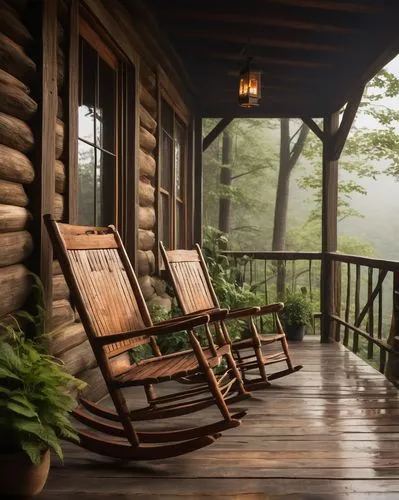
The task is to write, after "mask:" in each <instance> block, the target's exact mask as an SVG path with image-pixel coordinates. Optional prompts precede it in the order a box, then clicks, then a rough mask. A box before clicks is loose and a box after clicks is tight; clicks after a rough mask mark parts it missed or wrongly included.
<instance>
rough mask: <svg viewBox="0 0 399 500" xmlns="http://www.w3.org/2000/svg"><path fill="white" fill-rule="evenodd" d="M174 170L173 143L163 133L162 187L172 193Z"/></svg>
mask: <svg viewBox="0 0 399 500" xmlns="http://www.w3.org/2000/svg"><path fill="white" fill-rule="evenodd" d="M172 168H173V141H172V139H171V138H170V137H169V136H168V135H167V134H165V132H162V168H161V187H163V188H164V189H166V191H168V192H170V190H171V178H172Z"/></svg>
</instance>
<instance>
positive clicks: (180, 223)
mask: <svg viewBox="0 0 399 500" xmlns="http://www.w3.org/2000/svg"><path fill="white" fill-rule="evenodd" d="M184 229H185V228H184V205H183V203H179V202H177V203H176V248H185V247H186V241H185V239H186V238H185V236H186V234H185V230H184Z"/></svg>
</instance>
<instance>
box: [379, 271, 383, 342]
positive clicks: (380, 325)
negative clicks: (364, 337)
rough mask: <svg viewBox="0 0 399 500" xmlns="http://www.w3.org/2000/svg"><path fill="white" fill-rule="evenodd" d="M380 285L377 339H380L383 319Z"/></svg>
mask: <svg viewBox="0 0 399 500" xmlns="http://www.w3.org/2000/svg"><path fill="white" fill-rule="evenodd" d="M381 273H382V271H381V269H380V272H379V276H381ZM382 288H383V287H382V285H381V288H380V291H379V292H378V333H377V335H378V338H379V339H382V318H383V314H384V313H383V301H382Z"/></svg>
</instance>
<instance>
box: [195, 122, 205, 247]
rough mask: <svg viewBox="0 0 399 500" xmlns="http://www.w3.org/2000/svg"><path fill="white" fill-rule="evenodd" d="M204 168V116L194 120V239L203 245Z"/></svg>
mask: <svg viewBox="0 0 399 500" xmlns="http://www.w3.org/2000/svg"><path fill="white" fill-rule="evenodd" d="M202 213H203V169H202V116H199V115H196V117H195V121H194V231H193V235H194V241H195V243H198V244H199V245H202V236H203V234H202V221H203V218H202Z"/></svg>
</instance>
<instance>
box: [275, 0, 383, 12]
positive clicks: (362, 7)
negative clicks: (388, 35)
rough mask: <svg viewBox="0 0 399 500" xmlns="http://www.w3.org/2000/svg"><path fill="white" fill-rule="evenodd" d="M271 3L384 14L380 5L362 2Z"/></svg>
mask: <svg viewBox="0 0 399 500" xmlns="http://www.w3.org/2000/svg"><path fill="white" fill-rule="evenodd" d="M272 2H273V3H278V4H283V5H292V6H294V7H304V8H311V9H320V10H337V11H342V12H360V13H363V12H364V13H378V12H384V7H383V6H381V5H376V4H374V5H370V4H366V3H362V2H356V3H355V2H337V1H334V0H272Z"/></svg>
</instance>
